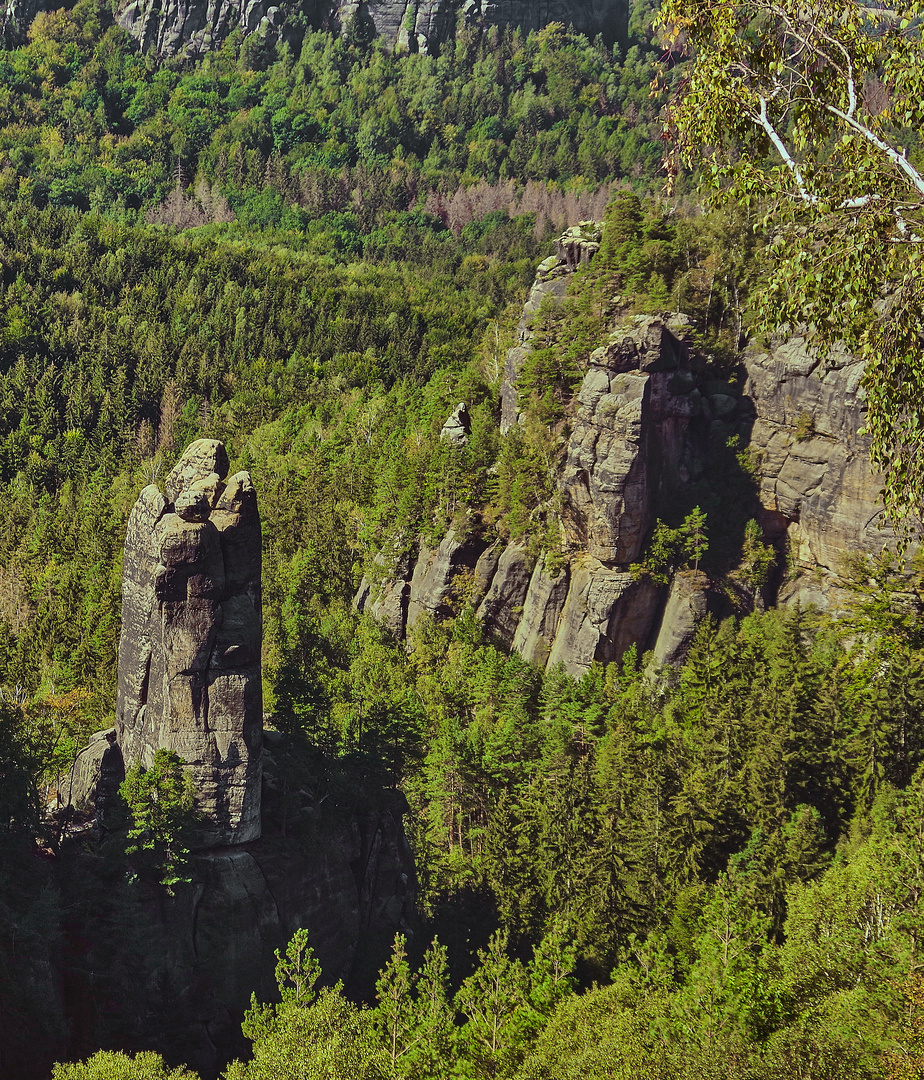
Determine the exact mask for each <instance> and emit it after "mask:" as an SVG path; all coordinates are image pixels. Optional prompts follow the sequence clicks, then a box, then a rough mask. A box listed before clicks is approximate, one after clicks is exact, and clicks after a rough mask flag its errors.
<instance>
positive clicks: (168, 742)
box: [116, 439, 262, 846]
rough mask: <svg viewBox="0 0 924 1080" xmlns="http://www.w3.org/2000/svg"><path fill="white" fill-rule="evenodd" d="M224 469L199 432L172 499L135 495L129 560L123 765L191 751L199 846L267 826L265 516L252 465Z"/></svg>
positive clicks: (176, 476) (187, 757)
mask: <svg viewBox="0 0 924 1080" xmlns="http://www.w3.org/2000/svg"><path fill="white" fill-rule="evenodd" d="M227 471H228V456H227V453H226V451H225V448H224V446H223V445H222V444H221V443H220V442H218V441H217V440H215V439H200V440H198V441H197V442H194V443H192V445H191V446H190V447H189V448H188V449H187V450H186V452H185V453H184V454H183V455H182V456H181V458H180V460H179V461H178V462H177V464H176V466H175V467H174V469H173V470H172V471H171V473H170V474H169V476H168V477H167V481H166V484H165V487H166V498H165V497H164V496H163V495H161V493H160V492H159V491H158V490H157V488H155V487H153V486H151V487H147V488H145V489H144V491H142V493H141V495H140V496H139V499H138V502H137V503H136V505H135V508H134V510H133V511H132V515H131V518H130V519H129V525H128V532H127V535H126V541H125V558H124V563H123V590H122V635H121V638H120V642H119V677H118V699H117V703H116V731H117V735H118V741H119V745H120V748H121V751H122V753H123V755H124V758H125V761H126V764H127V765H131V764H133V763H135V762H140V763H141V764H142V765H143V766H144V767H146V768H147V767H150V766H151V764H152V763H153V759H154V755H155V753H156V752H157V750H159V749H161V748H166V749H169V750H173V751H175V752H176V753H177V754H178V755H179V756H180V757H181V758H182V759H183V761H184V762H186V764H187V767H188V768H189V770H190V772H191V774H192V776H193V779H194V782H195V785H196V792H197V805H198V809H199V810H200V811H201V813H202V815H203V826H202V829H201V833H200V836H199V843H200V844H201V845H203V846H212V845H217V844H231V843H243V842H244V841H247V840H252V839H254V838H256V837H257V836H259V835H260V775H261V752H262V741H261V731H262V684H261V667H260V665H261V656H260V651H261V649H260V641H261V619H262V614H261V582H260V578H261V529H260V517H259V512H258V509H257V501H256V493H255V491H254V489H253V484H252V482H251V480H250V476H249V475H248V474H247V473H237V474H235V475H234V476H232V477H231V478H230V479H229V480H228V481H227V482H225V476H226V475H227Z"/></svg>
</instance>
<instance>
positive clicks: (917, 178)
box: [825, 105, 924, 195]
mask: <svg viewBox="0 0 924 1080" xmlns="http://www.w3.org/2000/svg"><path fill="white" fill-rule="evenodd" d="M825 108H826V109H827V110H828V112H829V113H831V114H832V115H834V116H837V117H839V118H840V119H841V120H843V121H844V123H845V124H847V125H848V126H849V127H851V128H853V130H854V131H856V132H857V133H858V134H860V135H862V136H863V137H864V138H865V139H868V140H869V141H870V142H871V143H872V144H873V146H875V147H877V148H878V149H879V150H881V151H882V152H883V153H884V154H885V156H886V157H887V158H888V159H889V160H890V161H891V162H892V163H893V164H894V165H897V166H898V167H899V169H901V170H902V172H903V173H905V175H906V176H907V177H908V179H909V180H910V181H911V183H912V184H913V185H914V186H915V187H916V188H917V190H918V191H919V192H920V193H921V194H922V195H924V176H921V174H920V173H919V172H918V170H917V169H916V168H915V167H914V166H913V165H912V164H911V162H910V161H909V160H908V158H907V157H906V156H905V154H904V153H900V152H899V151H898V150H896V149H895V147H894V146H889V144H888V143H887V142H886V141H885V140H884V139H881V138H880V137H879V136H878V135H877V134H876V133H875V131H871V130H870V129H869V128H868V127H867V126H866V125H865V124H862V123H860V121H859V120H857V119H856V117H854V116H850V115H849V114H847V113H845V112H844V111H843V110H842V109H839V108H838V107H837V106H836V105H825Z"/></svg>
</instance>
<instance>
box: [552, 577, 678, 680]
mask: <svg viewBox="0 0 924 1080" xmlns="http://www.w3.org/2000/svg"><path fill="white" fill-rule="evenodd" d="M659 599H660V598H659V590H658V587H657V586H656V585H654V584H652V582H651V580H650V578H647V577H642V578H639V579H638V580H636V579H635V578H633V576H632V575H631V574H630V573H628V572H626V571H623V570H614V569H612V568H610V567H608V566H604V565H603V564H602V563H600V562H599V561H597V560H596V559H592V558H585V557H582V558H579V559H578V560H576V561H575V562H574V563H572V566H571V584H570V587H569V589H568V596H567V599H566V600H565V604H564V608H563V610H562V613H561V621H560V623H559V629H558V634H557V636H556V638H555V643H554V645H553V646H552V650H551V653H550V654H549V667H554V666H555V665H556V664H558V663H563V664H564V665H565V669H566V670H567V671H568V672H570V673H571V674H572V675H575V676H580V675H583V674H584V673H585V672H586V671H587V670H588V669H589V668H590V666H591V664H592V663H593V662H594V661H595V660H596V661H600V662H602V663H609V662H611V661H613V660H618V659H619V658H620V657H621V656H622V655H623V653H624V652H625V651H626V649H628V648H629V646H630V645H632V644H634V643H637V642H644V641H647V639H648V636H649V634H650V633H651V628H652V624H653V623H654V620H655V617H656V615H657V612H658V606H659Z"/></svg>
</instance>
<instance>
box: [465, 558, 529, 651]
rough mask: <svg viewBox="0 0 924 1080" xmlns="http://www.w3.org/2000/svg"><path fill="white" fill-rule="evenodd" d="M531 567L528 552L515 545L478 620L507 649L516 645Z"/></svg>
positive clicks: (500, 564)
mask: <svg viewBox="0 0 924 1080" xmlns="http://www.w3.org/2000/svg"><path fill="white" fill-rule="evenodd" d="M529 581H530V566H529V559H528V557H527V554H526V551H525V549H524V548H522V547H518V546H517V545H515V544H511V545H510V547H508V548H506V549H505V550H504V553H503V555H501V557H500V558H499V559H498V561H497V567H496V569H495V572H494V575H493V578H492V580H491V585H490V587H489V589H488V591H487V595H486V596H485V598H484V600H482V601H481V604H480V606H479V607H478V612H477V614H478V618H479V619H481V621H482V622H483V623H484V624H485V626H487V627H489V628H490V631H491V633H492V634H493V636H494V637H495V638H496V639H497V640H498V641H500V642H501V644H503V645H505V646H506V647H507V648H510V646H511V645H512V644H513V639H514V636H515V635H516V631H517V626H518V625H519V622H520V616H521V615H522V614H523V602H524V601H525V599H526V590H527V589H528V588H529Z"/></svg>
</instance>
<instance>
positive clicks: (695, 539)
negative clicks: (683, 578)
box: [634, 506, 709, 585]
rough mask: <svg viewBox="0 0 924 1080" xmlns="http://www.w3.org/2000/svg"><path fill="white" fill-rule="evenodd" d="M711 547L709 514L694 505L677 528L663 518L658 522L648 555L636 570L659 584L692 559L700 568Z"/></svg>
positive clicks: (687, 564) (663, 583) (696, 568)
mask: <svg viewBox="0 0 924 1080" xmlns="http://www.w3.org/2000/svg"><path fill="white" fill-rule="evenodd" d="M708 550H709V541H708V538H707V535H706V514H705V513H704V512H703V511H702V510H701V509H700V508H699V507H698V506H695V507H694V508H693V509H692V510H691V511H690V513H689V514H687V516H686V517H685V518H684V519H683V522H682V523H681V525H680V526H679V527H678V528H676V529H669V528H668V527H667V526H666V525H665V524H664V522H663V521H661V520H660V519H659V520H658V521H656V522H655V526H654V531H653V532H652V534H651V539H650V540H649V541H648V547H647V553H646V555H645V558H644V560H643V561H642V562H641V563H640V564H638V566H636V567H635V568H634V572H635V573H637V574H642V573H645V574H648V575H649V576H650V577H651V579H652V580H653V581H655V582H657V583H658V584H659V585H666V584H667V583H668V581H669V580H670V578H671V576H672V575H673V574H674V573H676V571H677V570H679V569H680V568H681V567H683V566H689V564H690V563H692V564H693V569H694V570H696V571H698V570H699V563H700V560H701V559H702V558H703V556H704V555H705V554H706V552H707V551H708Z"/></svg>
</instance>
